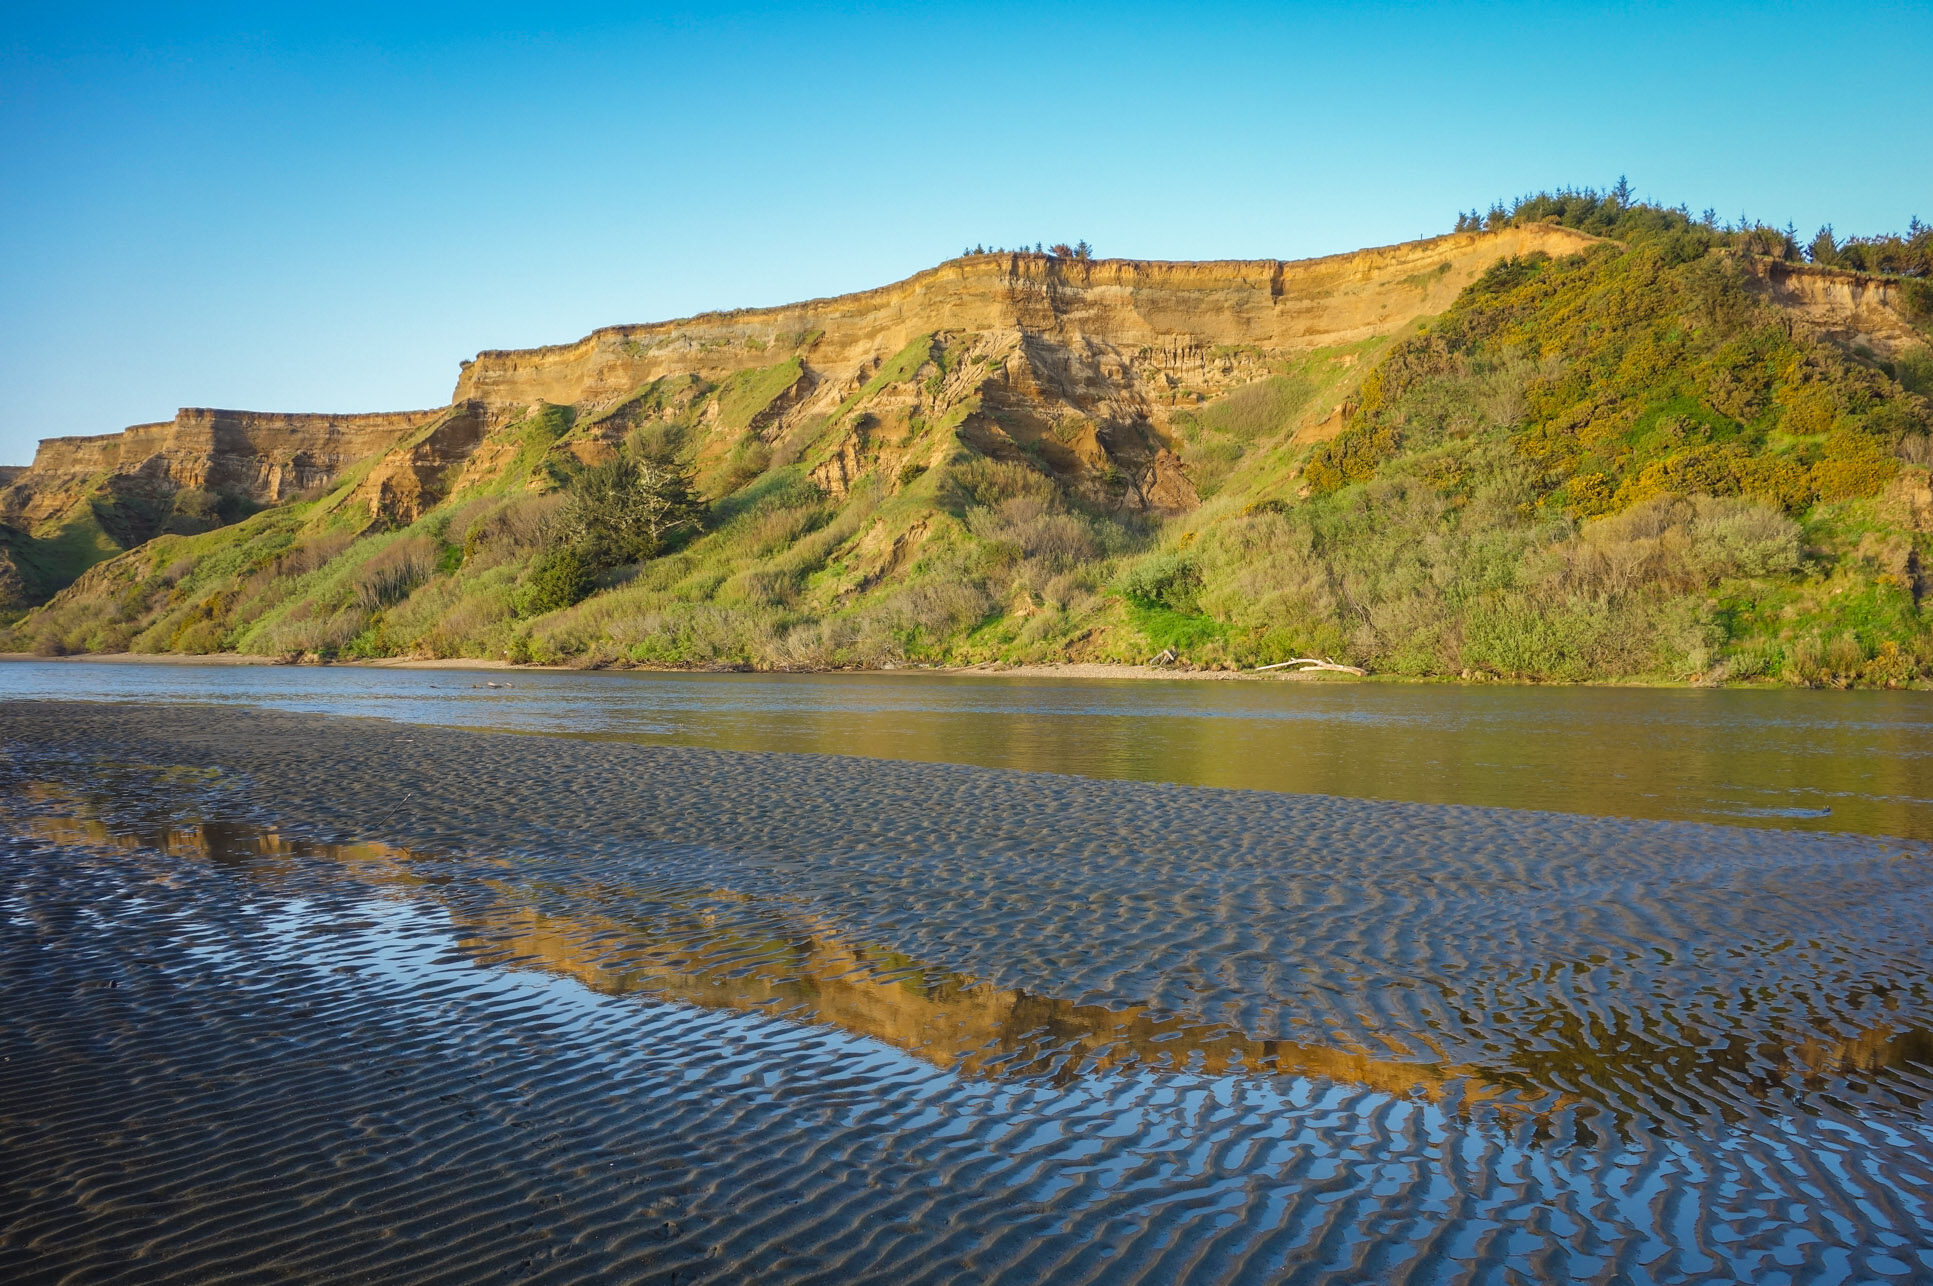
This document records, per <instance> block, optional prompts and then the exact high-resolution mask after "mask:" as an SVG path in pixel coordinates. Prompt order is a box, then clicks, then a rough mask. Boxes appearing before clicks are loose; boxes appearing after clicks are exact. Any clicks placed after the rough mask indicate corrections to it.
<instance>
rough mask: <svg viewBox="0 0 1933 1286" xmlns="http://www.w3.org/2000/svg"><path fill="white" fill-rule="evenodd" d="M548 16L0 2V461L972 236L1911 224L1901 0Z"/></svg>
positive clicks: (800, 279)
mask: <svg viewBox="0 0 1933 1286" xmlns="http://www.w3.org/2000/svg"><path fill="white" fill-rule="evenodd" d="M538 7H539V6H503V7H500V8H499V7H493V6H492V5H489V4H485V3H472V4H465V5H460V6H458V5H452V6H447V7H441V6H415V5H408V4H394V3H392V4H390V5H386V6H381V7H332V6H313V7H312V8H313V9H314V10H315V12H298V11H297V10H298V9H299V8H300V9H306V8H311V7H309V6H301V7H298V6H279V5H261V4H256V5H250V6H247V7H246V8H240V7H238V8H236V9H234V10H232V11H230V12H228V13H225V14H224V13H221V12H219V11H218V10H216V9H214V8H211V7H208V6H198V7H197V8H196V9H195V10H194V11H193V13H192V15H185V14H181V13H171V12H169V11H168V9H167V7H165V6H159V5H154V6H141V7H138V8H130V9H127V10H120V9H117V8H115V7H113V6H48V7H47V11H46V12H42V13H39V14H35V13H30V12H24V11H21V10H15V11H12V12H10V14H9V16H8V18H7V21H6V22H5V24H4V25H0V245H4V247H5V249H4V253H0V396H3V397H4V406H5V414H4V416H0V463H25V462H26V461H27V460H28V459H29V458H30V456H31V454H32V449H33V441H34V440H35V439H36V438H39V437H43V436H51V435H56V434H68V433H100V432H108V431H112V430H114V429H118V428H120V427H121V426H123V425H125V424H129V423H133V422H136V421H142V420H152V419H165V418H167V417H168V416H170V415H172V414H173V412H174V409H175V408H176V407H177V406H182V405H196V406H227V407H244V408H255V409H270V410H339V411H354V410H379V409H398V408H404V407H420V406H434V405H439V404H441V403H442V402H444V401H445V400H447V398H448V397H449V394H450V390H451V387H452V386H453V384H454V382H455V379H456V373H457V362H458V361H459V360H460V359H462V358H465V357H468V356H470V355H471V354H473V353H474V352H476V351H477V350H478V349H482V348H508V347H520V346H526V345H535V344H545V343H557V342H562V341H568V340H571V339H574V338H576V337H578V336H580V335H582V334H584V333H585V332H587V331H589V330H591V329H593V328H594V327H597V326H601V325H609V324H613V323H619V322H639V321H652V320H657V319H661V318H665V317H674V316H681V315H684V314H688V313H692V312H698V311H703V310H706V309H711V308H725V307H736V306H741V305H758V304H777V303H784V302H787V301H790V300H795V299H802V298H809V297H812V296H818V295H829V294H837V293H840V292H842V291H848V290H855V289H862V288H864V287H868V286H873V285H878V284H882V283H885V282H888V281H892V280H894V279H896V278H899V277H902V276H905V275H906V274H908V273H911V272H914V271H917V270H918V269H920V268H922V267H924V266H927V265H929V264H932V263H934V262H936V261H938V260H940V259H943V258H946V257H948V256H950V255H954V254H957V253H959V251H960V250H961V248H962V247H963V246H964V245H966V244H968V243H971V242H976V241H979V242H986V243H988V244H992V243H995V242H1000V243H1004V244H1016V243H1019V242H1022V241H1025V242H1029V243H1031V242H1034V241H1045V242H1050V243H1051V242H1053V241H1056V240H1067V241H1073V240H1076V239H1079V238H1083V237H1084V238H1086V239H1087V240H1089V241H1091V242H1092V243H1093V244H1094V246H1095V247H1096V249H1097V251H1098V252H1099V253H1100V254H1103V255H1120V256H1133V257H1142V258H1168V259H1190V258H1296V257H1301V256H1305V255H1319V254H1327V253H1332V252H1336V251H1342V250H1350V249H1354V248H1356V247H1359V246H1365V245H1377V244H1383V243H1388V242H1393V241H1401V240H1406V239H1409V238H1413V237H1419V236H1425V235H1431V234H1434V233H1437V232H1441V231H1446V230H1447V229H1448V228H1449V226H1450V224H1451V223H1452V222H1453V220H1454V218H1455V214H1456V212H1457V210H1459V209H1461V208H1468V207H1470V206H1474V205H1488V204H1489V203H1490V202H1491V201H1492V200H1493V199H1496V198H1499V197H1508V196H1512V195H1515V194H1517V193H1520V192H1524V191H1528V190H1532V189H1535V188H1539V187H1547V186H1558V185H1562V184H1566V183H1569V184H1578V185H1583V184H1592V185H1596V186H1608V185H1609V184H1611V183H1612V182H1614V181H1615V180H1616V179H1617V177H1618V176H1619V175H1620V174H1628V175H1629V176H1630V178H1631V181H1632V184H1633V185H1634V186H1635V187H1636V189H1637V190H1638V191H1639V193H1640V194H1642V195H1645V196H1649V197H1654V198H1658V199H1662V200H1664V201H1666V202H1668V203H1672V204H1676V203H1678V202H1681V201H1682V202H1685V203H1687V204H1689V205H1690V206H1691V207H1692V208H1693V209H1694V210H1702V209H1704V208H1705V207H1707V206H1710V207H1715V208H1716V209H1718V210H1719V211H1720V212H1721V214H1723V215H1725V216H1727V217H1737V216H1738V215H1739V214H1741V213H1749V214H1750V215H1751V216H1753V217H1754V218H1764V219H1766V220H1768V221H1770V222H1774V223H1777V224H1781V225H1782V224H1784V223H1786V222H1787V221H1788V220H1790V221H1793V222H1795V223H1796V224H1797V225H1798V227H1799V229H1800V231H1801V232H1802V233H1805V234H1809V233H1810V232H1811V231H1812V230H1813V229H1815V228H1816V227H1817V226H1818V225H1819V224H1821V223H1823V222H1827V221H1830V222H1832V223H1833V224H1834V225H1835V226H1836V227H1837V228H1838V230H1839V231H1840V232H1841V233H1842V234H1843V233H1846V232H1851V231H1859V232H1873V231H1892V230H1899V229H1902V228H1903V227H1904V226H1905V224H1906V221H1907V218H1908V217H1909V216H1910V215H1914V214H1918V215H1920V216H1921V217H1923V218H1933V4H1927V3H1921V4H1914V5H1884V4H1862V5H1833V6H1817V7H1810V8H1808V7H1803V6H1796V5H1794V6H1778V7H1760V8H1745V7H1737V8H1732V9H1731V10H1730V11H1729V12H1719V11H1718V8H1717V7H1715V6H1705V5H1685V6H1671V5H1655V4H1654V5H1644V4H1639V5H1620V6H1615V7H1605V8H1599V9H1586V8H1577V7H1565V8H1562V9H1559V8H1556V7H1534V8H1533V7H1521V8H1510V7H1505V6H1499V5H1484V6H1481V7H1479V6H1470V7H1467V8H1460V7H1455V6H1450V5H1429V4H1416V5H1406V6H1386V7H1359V6H1347V5H1337V4H1333V3H1331V4H1324V5H1310V6H1300V5H1292V4H1281V5H1270V6H1263V5H1253V6H1248V5H1223V6H1213V5H1187V6H1183V5H1176V6H1173V7H1155V6H1138V5H1133V4H1120V5H1114V6H1108V7H1105V8H1101V7H1061V6H1056V5H1051V4H1045V3H1035V4H1029V5H1024V6H1013V7H994V6H976V5H970V4H956V5H931V4H927V5H917V6H906V7H871V8H861V7H853V6H840V7H838V8H837V9H833V8H830V7H828V8H826V9H823V10H821V9H815V8H812V7H807V6H782V5H772V6H763V7H759V8H756V9H754V8H733V7H724V6H695V7H674V6H661V7H643V8H640V10H639V11H638V16H634V17H628V18H610V17H606V16H603V15H604V14H605V13H606V11H609V10H615V9H617V8H619V7H620V6H608V5H573V6H570V7H569V10H570V16H568V17H556V18H548V17H546V18H537V19H533V18H531V17H529V16H528V14H527V12H524V13H520V10H526V11H527V10H530V9H535V8H538ZM23 8H24V7H23ZM560 8H561V6H560ZM325 9H328V10H330V12H328V13H324V12H323V10H325Z"/></svg>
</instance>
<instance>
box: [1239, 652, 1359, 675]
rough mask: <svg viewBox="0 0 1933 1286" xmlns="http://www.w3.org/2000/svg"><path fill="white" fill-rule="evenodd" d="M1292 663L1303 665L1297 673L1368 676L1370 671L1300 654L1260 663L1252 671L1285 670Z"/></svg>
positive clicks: (1256, 672)
mask: <svg viewBox="0 0 1933 1286" xmlns="http://www.w3.org/2000/svg"><path fill="white" fill-rule="evenodd" d="M1291 665H1295V666H1300V667H1301V668H1300V669H1298V670H1297V671H1296V673H1297V674H1307V673H1308V672H1309V671H1311V670H1338V671H1340V672H1342V673H1343V674H1357V675H1364V676H1367V675H1368V673H1369V671H1367V670H1365V669H1363V668H1362V667H1361V666H1357V665H1337V664H1336V663H1335V662H1334V661H1327V660H1324V659H1322V658H1321V657H1314V656H1298V657H1296V658H1295V659H1294V660H1293V661H1277V662H1276V663H1275V664H1274V665H1258V666H1256V667H1255V669H1254V670H1253V671H1251V673H1254V674H1260V673H1261V672H1262V671H1264V670H1283V669H1287V668H1288V667H1289V666H1291Z"/></svg>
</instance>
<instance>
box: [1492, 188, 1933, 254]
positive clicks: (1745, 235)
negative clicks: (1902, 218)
mask: <svg viewBox="0 0 1933 1286" xmlns="http://www.w3.org/2000/svg"><path fill="white" fill-rule="evenodd" d="M1527 223H1556V224H1560V225H1562V226H1564V227H1567V228H1576V229H1577V230H1578V231H1580V232H1588V233H1591V234H1592V235H1593V236H1600V237H1609V238H1612V239H1614V240H1618V241H1631V240H1645V239H1650V238H1653V237H1663V236H1677V237H1681V238H1689V239H1691V240H1693V241H1696V242H1698V243H1702V245H1703V246H1704V247H1706V248H1709V247H1711V246H1724V247H1727V248H1729V249H1734V250H1739V251H1743V252H1745V253H1747V254H1755V255H1766V256H1770V257H1771V258H1775V259H1784V260H1787V261H1788V262H1792V263H1815V264H1819V265H1822V266H1824V267H1828V268H1850V269H1854V270H1856V271H1859V272H1869V273H1876V274H1883V275H1886V276H1894V277H1933V227H1930V226H1928V225H1927V224H1924V223H1922V222H1920V220H1919V218H1918V216H1915V217H1914V218H1913V219H1911V220H1910V221H1909V222H1908V223H1907V226H1906V234H1905V235H1904V236H1901V235H1899V234H1897V233H1881V234H1877V235H1873V236H1853V237H1846V238H1844V239H1843V240H1842V239H1841V238H1840V237H1839V236H1838V235H1837V234H1836V233H1835V232H1834V231H1833V228H1832V225H1831V224H1827V225H1826V226H1824V227H1822V228H1820V229H1819V231H1818V232H1817V233H1815V234H1814V235H1813V237H1812V239H1811V240H1810V241H1808V242H1805V243H1803V244H1802V243H1801V242H1800V241H1799V236H1798V229H1797V228H1796V227H1794V226H1793V225H1792V224H1791V223H1789V222H1788V223H1787V224H1786V226H1785V227H1783V228H1779V227H1774V226H1772V225H1771V224H1768V223H1766V222H1764V221H1763V220H1761V219H1755V218H1753V217H1752V216H1751V215H1749V214H1744V213H1741V214H1740V215H1739V216H1738V218H1737V219H1735V220H1733V219H1721V218H1720V217H1719V214H1718V211H1716V210H1713V209H1706V210H1704V211H1703V212H1701V213H1699V214H1696V215H1694V214H1693V213H1692V212H1691V209H1690V208H1689V207H1688V206H1684V205H1678V206H1665V205H1659V204H1657V203H1655V202H1651V201H1643V200H1639V199H1638V198H1637V197H1636V196H1635V195H1634V194H1633V192H1632V189H1631V184H1630V183H1629V182H1628V181H1627V180H1626V179H1624V178H1622V177H1620V178H1619V179H1618V181H1617V183H1616V185H1615V186H1613V187H1612V188H1611V189H1610V190H1608V191H1604V192H1600V191H1598V190H1597V189H1595V188H1588V187H1586V188H1569V187H1566V188H1559V189H1557V190H1556V191H1554V192H1536V193H1532V194H1531V195H1529V196H1522V197H1518V198H1517V199H1516V200H1515V201H1510V202H1505V201H1497V202H1494V203H1492V205H1491V206H1490V208H1489V209H1488V210H1476V209H1472V210H1459V211H1458V212H1457V216H1456V228H1455V230H1456V231H1458V232H1483V231H1495V230H1496V229H1499V228H1509V227H1520V226H1522V225H1524V224H1527Z"/></svg>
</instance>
